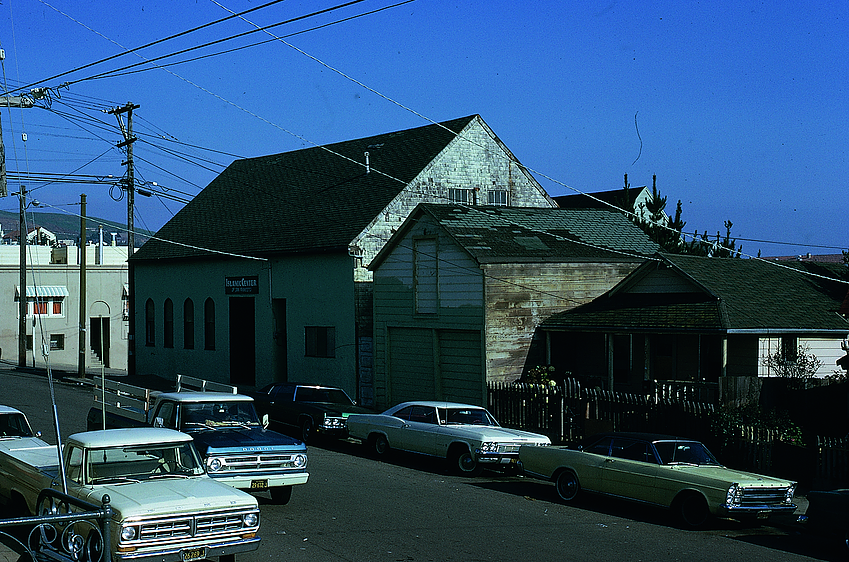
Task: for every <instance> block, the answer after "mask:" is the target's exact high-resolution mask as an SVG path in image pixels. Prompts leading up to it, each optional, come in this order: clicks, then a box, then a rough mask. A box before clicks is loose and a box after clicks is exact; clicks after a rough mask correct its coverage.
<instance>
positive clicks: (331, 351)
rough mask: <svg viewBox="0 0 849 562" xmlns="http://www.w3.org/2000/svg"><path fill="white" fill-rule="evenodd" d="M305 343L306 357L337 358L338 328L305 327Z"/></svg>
mask: <svg viewBox="0 0 849 562" xmlns="http://www.w3.org/2000/svg"><path fill="white" fill-rule="evenodd" d="M304 342H305V351H304V355H305V356H306V357H336V328H333V327H328V326H305V327H304Z"/></svg>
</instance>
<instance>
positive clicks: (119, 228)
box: [0, 211, 154, 247]
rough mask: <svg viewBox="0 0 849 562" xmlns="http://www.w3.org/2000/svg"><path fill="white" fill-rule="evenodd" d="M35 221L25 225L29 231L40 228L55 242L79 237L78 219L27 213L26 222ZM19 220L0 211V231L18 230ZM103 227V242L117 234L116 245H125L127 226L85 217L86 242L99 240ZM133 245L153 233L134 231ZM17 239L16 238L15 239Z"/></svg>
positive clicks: (15, 215)
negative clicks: (100, 228)
mask: <svg viewBox="0 0 849 562" xmlns="http://www.w3.org/2000/svg"><path fill="white" fill-rule="evenodd" d="M33 219H34V221H35V223H34V224H27V226H28V227H29V228H30V229H31V228H33V227H37V226H40V227H42V228H45V229H47V230H49V231H50V232H52V233H53V234H55V235H56V239H57V240H74V241H76V240H78V239H79V237H80V218H79V217H76V216H73V215H66V214H64V213H41V212H30V211H27V215H26V220H27V221H31V220H33ZM19 220H20V214H19V213H13V212H10V211H0V229H2V231H3V233H4V234H8V233H9V232H13V231H18V230H20V228H19V226H18V224H19ZM100 225H103V240H104V242H105V243H107V244H109V243H111V242H112V233H113V232H117V233H118V244H119V245H126V244H127V225H126V224H121V223H118V222H115V221H110V220H106V219H100V218H97V217H86V240H88V241H89V242H97V241H98V240H99V238H100V235H99V233H98V229H99V227H100ZM135 231H136V236H135V245H136V246H137V247H138V246H141V245H142V244H143V243H144V242H145V241H147V239H148V238H149V237H150V236H153V234H154V233H153V232H150V231H149V230H140V229H138V228H136V229H135ZM16 238H17V237H16Z"/></svg>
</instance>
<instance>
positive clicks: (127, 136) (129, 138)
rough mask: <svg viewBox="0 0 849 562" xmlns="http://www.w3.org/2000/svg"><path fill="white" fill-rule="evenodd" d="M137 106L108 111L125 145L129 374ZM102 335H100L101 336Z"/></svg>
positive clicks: (130, 369)
mask: <svg viewBox="0 0 849 562" xmlns="http://www.w3.org/2000/svg"><path fill="white" fill-rule="evenodd" d="M138 108H139V106H138V105H135V104H133V103H130V102H127V104H126V105H124V107H116V108H115V109H113V110H112V111H110V112H109V113H113V114H115V116H116V117H117V118H118V125H120V127H121V133H123V135H124V141H123V142H120V143H118V148H121V147H124V146H126V147H127V161H126V162H124V164H126V165H127V272H128V276H127V312H128V314H129V317H130V325H129V329H128V330H127V355H128V357H127V373H128V374H130V375H134V374H135V370H136V368H135V362H136V360H135V345H136V327H135V323H136V303H135V294H134V293H135V290H134V285H135V283H133V265H132V263H130V257H132V255H133V251H134V249H135V244H136V241H135V235H134V233H133V231H134V230H135V228H134V225H133V213H134V209H133V206H134V204H135V203H134V200H135V194H136V183H135V182H136V180H135V173H134V170H133V143H134V142H135V141H136V138H135V137H134V136H133V110H134V109H138ZM122 113H126V114H127V128H126V129H125V128H124V122H123V121H121V114H122ZM101 337H102V336H101Z"/></svg>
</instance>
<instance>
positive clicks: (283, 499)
mask: <svg viewBox="0 0 849 562" xmlns="http://www.w3.org/2000/svg"><path fill="white" fill-rule="evenodd" d="M290 499H292V487H291V486H275V487H274V488H271V501H273V502H274V503H275V504H277V505H286V504H287V503H289V500H290Z"/></svg>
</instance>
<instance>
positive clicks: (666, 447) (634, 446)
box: [519, 433, 796, 528]
mask: <svg viewBox="0 0 849 562" xmlns="http://www.w3.org/2000/svg"><path fill="white" fill-rule="evenodd" d="M519 461H520V463H521V465H522V469H523V470H524V472H525V474H527V475H529V476H535V477H538V478H543V479H546V480H549V481H552V482H554V486H555V489H556V490H557V494H558V495H559V496H560V498H561V499H562V500H563V501H567V502H568V501H572V500H573V499H575V497H577V496H578V494H579V493H580V492H584V491H586V492H593V493H599V494H606V495H610V496H616V497H621V498H625V499H629V500H635V501H639V502H644V503H648V504H655V505H658V506H662V507H665V508H669V509H671V510H673V511H674V512H675V513H676V514H677V515H678V516H679V517H680V521H681V522H682V523H683V525H684V526H685V527H688V528H699V527H702V526H704V525H705V524H706V523H707V522H708V520H709V518H710V517H711V516H716V517H730V518H735V519H767V518H768V517H770V516H771V515H774V514H778V513H792V512H793V511H794V510H795V509H796V506H795V505H794V504H793V494H794V492H795V490H796V483H795V482H791V481H788V480H782V479H780V478H772V477H769V476H761V475H759V474H752V473H749V472H742V471H739V470H732V469H729V468H726V467H724V466H722V465H721V464H720V463H719V462H718V461H717V460H716V458H714V456H713V455H712V454H711V453H710V451H708V449H707V447H705V446H704V445H703V444H702V443H700V442H699V441H694V440H692V439H683V438H679V437H672V436H665V435H655V434H641V433H606V434H601V435H598V436H596V437H594V438H592V439H591V440H589V442H588V444H587V445H586V446H584V447H582V448H579V449H570V448H566V447H544V448H543V447H522V448H521V449H519Z"/></svg>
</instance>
